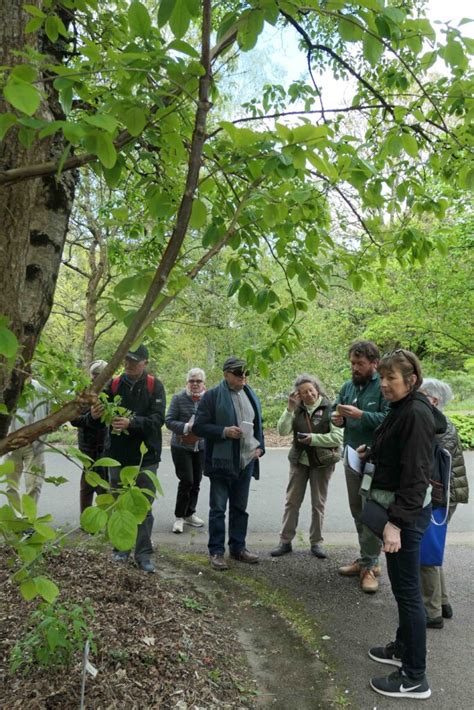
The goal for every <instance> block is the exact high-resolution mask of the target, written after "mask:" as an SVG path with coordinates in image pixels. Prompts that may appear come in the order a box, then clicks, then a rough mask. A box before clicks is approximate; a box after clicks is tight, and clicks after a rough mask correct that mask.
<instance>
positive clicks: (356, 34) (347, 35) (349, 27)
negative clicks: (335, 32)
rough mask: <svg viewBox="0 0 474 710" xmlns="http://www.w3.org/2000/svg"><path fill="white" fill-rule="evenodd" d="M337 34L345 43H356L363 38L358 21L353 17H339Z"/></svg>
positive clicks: (362, 31)
mask: <svg viewBox="0 0 474 710" xmlns="http://www.w3.org/2000/svg"><path fill="white" fill-rule="evenodd" d="M339 34H340V35H341V38H342V39H343V40H344V41H345V42H357V41H358V40H360V39H362V37H363V36H364V30H363V28H362V26H361V24H360V21H359V20H358V19H357V17H355V16H354V15H343V16H340V17H339Z"/></svg>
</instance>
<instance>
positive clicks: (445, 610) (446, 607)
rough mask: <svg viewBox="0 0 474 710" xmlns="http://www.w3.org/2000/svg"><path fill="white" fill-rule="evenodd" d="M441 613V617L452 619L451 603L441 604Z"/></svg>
mask: <svg viewBox="0 0 474 710" xmlns="http://www.w3.org/2000/svg"><path fill="white" fill-rule="evenodd" d="M441 614H442V615H443V619H452V618H453V607H452V606H451V604H449V603H448V604H441Z"/></svg>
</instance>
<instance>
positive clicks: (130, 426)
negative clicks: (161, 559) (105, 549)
mask: <svg viewBox="0 0 474 710" xmlns="http://www.w3.org/2000/svg"><path fill="white" fill-rule="evenodd" d="M147 364H148V348H147V347H146V346H145V345H143V344H142V345H140V346H139V347H138V348H137V349H136V350H130V351H129V352H128V353H127V354H126V355H125V361H124V372H123V374H122V375H120V377H114V378H113V379H112V380H111V382H110V383H109V385H108V386H107V387H106V388H105V390H104V391H105V393H106V394H107V396H108V399H109V401H114V398H115V397H116V396H117V395H118V396H120V406H121V407H125V409H128V410H129V411H130V414H124V415H122V416H116V417H115V418H114V419H113V421H112V424H111V426H110V428H109V430H108V432H107V438H106V445H105V451H104V454H105V456H110V457H111V458H113V459H115V460H116V461H120V464H121V465H120V466H111V467H110V468H109V480H110V483H111V485H112V486H113V487H114V488H118V487H119V486H120V471H121V469H122V467H124V466H137V465H139V464H141V468H140V471H139V473H138V475H137V477H136V480H135V485H136V486H138V487H139V488H144V489H147V490H152V491H153V492H154V491H155V487H154V484H153V482H152V480H151V479H150V477H149V476H148V475H147V474H146V473H145V472H146V471H152V472H153V473H156V471H157V469H158V463H159V461H160V458H161V428H162V426H163V424H164V421H165V410H166V395H165V390H164V387H163V385H162V383H161V381H160V380H159V379H158V378H156V377H153V375H149V374H148V373H147V371H146V366H147ZM103 411H104V408H103V406H102V405H101V404H98V405H96V406H94V407H92V409H91V414H92V417H93V418H94V419H95V420H99V419H100V417H101V415H102V413H103ZM102 426H104V425H102ZM124 432H126V434H125V433H124ZM142 444H145V446H146V448H147V451H146V453H145V454H144V455H143V456H142V453H141V446H142ZM150 503H153V500H151V501H150ZM152 528H153V515H152V511H151V506H150V509H149V510H148V513H147V515H146V518H145V519H144V521H143V522H142V523H140V525H139V526H138V533H137V539H136V543H135V561H136V563H137V565H138V566H139V567H140V569H142V570H143V571H144V572H151V573H153V572H154V571H155V567H154V565H153V562H152V561H151V559H150V557H151V554H152V552H153V548H152V544H151V531H152ZM128 557H129V553H128V552H121V551H119V550H115V552H114V561H115V562H126V561H127V560H128Z"/></svg>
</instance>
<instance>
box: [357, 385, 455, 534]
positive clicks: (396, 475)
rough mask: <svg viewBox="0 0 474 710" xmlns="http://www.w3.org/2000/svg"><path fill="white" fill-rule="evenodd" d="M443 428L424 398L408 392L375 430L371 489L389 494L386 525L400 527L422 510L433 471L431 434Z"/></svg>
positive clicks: (440, 417)
mask: <svg viewBox="0 0 474 710" xmlns="http://www.w3.org/2000/svg"><path fill="white" fill-rule="evenodd" d="M445 429H446V419H445V417H444V415H443V414H442V413H441V412H440V411H439V410H438V409H436V408H435V407H432V406H431V404H430V403H429V401H428V400H427V398H426V397H425V395H423V394H421V393H420V392H412V393H410V394H408V395H407V396H406V397H404V398H403V399H401V400H399V401H398V402H391V403H390V410H389V413H388V415H387V417H386V418H385V420H384V421H383V423H382V424H381V426H380V427H379V428H378V429H377V430H376V431H375V434H374V441H373V445H372V449H371V453H370V460H371V461H372V462H373V463H374V464H375V473H374V477H373V482H372V488H374V489H376V488H378V489H382V490H387V491H393V492H394V493H395V500H394V501H393V503H391V504H390V506H389V507H388V517H389V520H390V522H392V523H393V524H394V525H397V526H398V527H400V528H403V527H404V526H407V524H409V523H410V522H412V521H413V520H414V519H415V518H416V517H417V515H418V514H419V513H420V511H421V509H422V508H423V503H424V500H425V497H426V490H427V488H428V485H429V480H430V477H431V474H432V470H433V449H434V440H435V434H436V433H441V432H442V431H444V430H445Z"/></svg>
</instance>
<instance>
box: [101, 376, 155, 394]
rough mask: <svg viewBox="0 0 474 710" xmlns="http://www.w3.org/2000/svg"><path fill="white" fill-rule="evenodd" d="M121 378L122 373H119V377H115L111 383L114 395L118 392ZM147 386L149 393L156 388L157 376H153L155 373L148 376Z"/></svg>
mask: <svg viewBox="0 0 474 710" xmlns="http://www.w3.org/2000/svg"><path fill="white" fill-rule="evenodd" d="M120 378H121V375H119V376H118V377H114V378H113V380H112V382H111V383H110V389H111V392H112V394H113V395H115V394H117V392H118V388H119V385H120ZM146 388H147V390H148V393H149V394H153V390H154V389H155V378H154V377H153V375H147V376H146Z"/></svg>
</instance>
